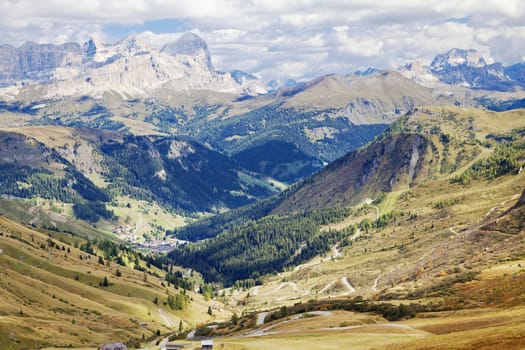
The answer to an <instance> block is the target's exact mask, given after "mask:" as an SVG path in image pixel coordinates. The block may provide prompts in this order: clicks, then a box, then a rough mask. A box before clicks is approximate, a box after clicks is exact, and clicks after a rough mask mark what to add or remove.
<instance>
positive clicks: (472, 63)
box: [430, 48, 492, 72]
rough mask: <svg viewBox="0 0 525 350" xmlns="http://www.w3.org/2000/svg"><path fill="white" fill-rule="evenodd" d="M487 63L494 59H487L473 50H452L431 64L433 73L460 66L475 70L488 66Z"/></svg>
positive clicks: (438, 56)
mask: <svg viewBox="0 0 525 350" xmlns="http://www.w3.org/2000/svg"><path fill="white" fill-rule="evenodd" d="M487 61H489V62H491V61H492V59H490V58H489V59H487V60H486V59H485V58H484V57H483V56H482V55H481V54H480V53H479V52H477V51H476V50H473V49H469V50H463V49H457V48H455V49H452V50H449V51H447V52H445V53H442V54H439V55H437V56H436V57H435V58H434V60H433V61H432V63H431V64H430V70H431V71H433V72H441V71H443V70H447V69H450V68H452V67H458V66H463V65H465V66H469V67H475V68H482V67H485V66H486V65H487Z"/></svg>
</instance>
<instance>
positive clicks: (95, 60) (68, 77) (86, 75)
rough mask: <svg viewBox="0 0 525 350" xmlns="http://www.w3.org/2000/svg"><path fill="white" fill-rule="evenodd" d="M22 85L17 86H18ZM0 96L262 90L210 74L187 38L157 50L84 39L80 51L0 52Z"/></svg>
mask: <svg viewBox="0 0 525 350" xmlns="http://www.w3.org/2000/svg"><path fill="white" fill-rule="evenodd" d="M22 82H23V84H22ZM0 86H4V87H6V86H9V87H10V88H9V89H6V90H5V91H4V92H3V93H1V92H0V94H1V95H4V98H8V99H9V98H10V99H17V97H18V96H19V95H21V94H22V95H25V96H27V95H36V96H35V97H38V98H44V99H45V98H57V97H65V96H75V95H88V96H93V97H100V96H102V95H103V94H104V93H106V92H116V93H118V94H120V95H122V96H123V97H141V96H150V95H152V94H154V92H155V90H157V89H164V88H167V89H172V90H176V91H181V90H189V89H192V90H212V91H217V92H226V93H232V94H248V95H257V94H261V93H265V92H266V89H265V88H264V86H263V84H262V83H261V82H260V81H259V80H257V79H244V80H239V79H234V78H233V77H232V75H231V74H230V73H224V72H218V71H215V69H214V68H213V65H212V61H211V55H210V53H209V51H208V47H207V44H206V42H205V41H204V40H202V39H201V38H199V37H198V36H197V35H195V34H192V33H187V34H185V35H183V36H182V37H181V38H179V39H178V40H177V41H175V42H173V43H169V44H166V45H165V46H164V47H163V48H162V49H161V50H158V49H155V48H151V47H150V46H149V45H148V44H147V43H144V42H141V41H140V40H138V39H137V38H135V37H128V38H125V39H123V40H121V41H119V42H117V43H116V44H114V45H108V44H104V43H101V42H100V41H98V40H96V39H90V40H89V41H87V42H86V43H84V44H83V45H82V46H80V45H78V44H76V43H67V44H63V45H51V44H35V43H26V44H24V45H22V46H21V47H19V48H15V47H13V46H9V45H4V46H1V47H0Z"/></svg>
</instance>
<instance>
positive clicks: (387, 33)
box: [0, 0, 525, 80]
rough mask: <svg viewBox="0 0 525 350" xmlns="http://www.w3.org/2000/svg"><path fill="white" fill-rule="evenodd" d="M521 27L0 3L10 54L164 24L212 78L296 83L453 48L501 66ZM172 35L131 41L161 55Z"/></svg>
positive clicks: (263, 5) (153, 5)
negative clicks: (204, 49)
mask: <svg viewBox="0 0 525 350" xmlns="http://www.w3.org/2000/svg"><path fill="white" fill-rule="evenodd" d="M524 17H525V6H523V1H522V0H483V1H481V0H462V1H456V0H427V1H424V2H423V1H419V0H389V1H370V0H353V1H351V2H350V1H347V0H325V1H323V0H289V1H282V0H251V1H243V0H199V1H194V2H190V3H188V2H182V1H172V0H121V1H108V0H77V1H71V0H69V1H66V0H40V1H31V0H1V1H0V34H1V38H2V41H3V42H4V43H10V44H15V45H20V44H21V43H22V42H23V41H26V40H33V41H39V42H54V43H62V42H65V41H76V42H82V41H85V40H86V39H87V38H89V37H90V36H97V37H102V38H107V39H108V40H111V38H112V36H111V34H112V33H107V32H104V30H105V28H106V27H105V26H106V25H115V24H120V25H140V24H143V23H145V22H147V21H154V20H161V19H166V18H171V19H176V20H179V21H181V22H184V24H185V29H191V30H192V31H194V32H196V33H197V34H198V35H200V36H202V37H203V38H204V39H205V40H206V41H207V42H208V45H209V47H210V51H211V53H212V56H213V62H214V65H215V66H216V67H217V68H218V69H222V70H231V69H236V68H237V69H243V70H247V71H249V72H252V73H257V74H259V75H260V76H262V77H263V78H264V79H265V80H270V79H274V78H281V79H286V78H289V77H293V78H298V79H301V78H312V77H315V76H318V75H321V74H327V73H331V72H335V73H343V74H344V73H348V72H351V71H353V70H355V69H363V68H366V67H367V66H375V67H378V68H385V67H390V66H394V65H400V64H403V63H406V62H407V61H410V60H414V59H422V60H424V61H427V62H428V61H430V60H431V59H432V58H433V56H435V54H437V53H440V52H443V51H445V50H448V49H450V48H453V47H458V48H474V49H477V50H480V51H481V52H482V53H484V54H485V55H487V56H488V55H489V54H490V55H492V56H493V57H494V58H495V59H496V60H501V61H503V63H511V62H513V61H517V60H521V59H523V56H524V54H523V50H522V48H523V44H522V43H523V42H524V39H525V25H524V22H523V18H524ZM180 30H181V29H180V28H178V29H175V30H173V32H166V33H154V32H152V31H151V30H148V28H147V26H146V28H145V30H144V31H143V32H142V33H138V34H137V35H138V36H139V37H141V38H142V39H144V40H146V41H148V42H150V43H151V44H152V45H154V46H161V45H163V44H164V43H166V42H169V41H173V40H175V39H176V38H177V37H178V36H180V35H181V34H182V33H181V32H180ZM177 31H179V32H177Z"/></svg>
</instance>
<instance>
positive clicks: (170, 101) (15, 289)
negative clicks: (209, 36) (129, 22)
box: [0, 33, 525, 350]
mask: <svg viewBox="0 0 525 350" xmlns="http://www.w3.org/2000/svg"><path fill="white" fill-rule="evenodd" d="M212 62H213V60H212V58H211V56H210V53H209V51H208V48H207V44H206V42H204V41H203V40H202V39H201V38H199V37H198V36H196V35H194V34H191V33H188V34H185V35H183V36H182V37H181V38H180V39H178V40H177V41H175V42H173V43H168V44H166V45H165V46H163V47H162V48H151V47H149V46H148V45H147V44H146V43H141V42H140V41H139V40H138V39H137V38H134V37H128V38H125V39H123V40H121V41H120V42H118V43H116V44H111V45H108V44H103V43H101V42H100V41H98V40H95V39H92V40H89V41H88V42H86V43H85V44H83V45H79V44H74V43H69V44H64V45H58V46H57V45H42V44H34V43H26V44H24V45H22V46H21V47H19V48H15V47H12V46H6V45H4V46H2V47H0V79H1V86H2V88H1V89H0V267H1V269H0V270H1V273H0V286H1V287H2V288H0V295H2V298H0V305H1V306H2V307H1V310H0V344H2V346H4V347H5V348H6V349H9V350H11V349H19V348H39V347H61V348H63V347H70V348H73V347H77V348H96V347H100V345H101V343H102V342H105V341H109V340H111V341H122V342H126V343H127V344H128V345H130V347H131V346H133V347H134V348H144V349H151V350H153V349H158V348H160V347H164V344H166V342H168V341H170V340H173V339H175V338H177V337H178V339H180V340H181V341H182V338H186V336H188V338H189V339H188V340H186V341H188V342H191V341H192V338H193V337H208V336H220V338H216V341H217V347H219V348H224V349H225V350H228V349H238V348H240V347H243V348H247V349H251V348H259V345H260V344H261V343H264V345H263V346H262V347H269V346H273V344H276V345H275V347H276V348H291V349H304V348H310V347H312V346H313V347H316V348H318V347H321V348H322V346H323V345H325V342H326V344H327V346H328V347H330V348H344V347H348V346H349V345H348V344H349V342H359V344H358V343H356V346H355V347H356V348H359V347H361V348H370V347H374V348H378V349H379V348H384V349H387V348H388V349H391V348H395V349H405V348H406V349H423V348H424V349H428V348H436V349H437V348H454V349H462V348H470V349H471V348H487V349H488V348H497V347H502V346H503V347H505V348H509V349H514V348H516V349H519V348H521V347H522V344H523V343H524V341H525V339H524V334H523V332H522V330H523V325H524V324H525V312H524V309H523V305H524V303H525V287H524V286H525V283H524V281H525V273H524V270H523V264H525V260H524V255H523V252H524V249H525V247H524V242H525V239H524V234H525V224H524V220H523V215H524V208H525V205H524V203H525V191H524V189H525V177H524V176H525V175H524V173H523V167H525V141H524V140H525V119H524V118H523V116H524V115H525V114H524V110H523V109H521V108H520V107H523V106H525V96H524V95H525V93H524V91H523V84H524V80H523V79H524V76H525V74H524V65H523V64H522V63H521V64H516V65H512V66H509V67H505V66H503V65H502V64H500V63H497V62H493V60H491V59H490V58H489V57H483V56H482V55H480V54H479V53H477V52H475V51H474V50H460V49H453V50H451V51H449V52H446V53H443V54H439V55H437V56H436V58H435V59H434V60H433V61H432V62H431V63H430V64H429V65H425V64H422V63H420V62H413V63H410V64H407V65H406V66H404V67H401V68H397V69H385V70H378V69H374V68H369V69H366V70H364V71H360V72H356V73H354V74H348V75H344V76H343V75H337V74H329V75H325V76H321V77H318V78H315V79H312V80H310V81H306V82H295V81H281V82H272V83H271V84H269V86H266V87H265V86H264V84H262V83H261V81H260V80H259V79H258V78H257V77H255V76H254V75H251V74H250V73H247V72H242V71H232V72H220V71H217V70H215V69H214V67H213V63H212ZM136 249H140V252H139V251H138V250H136ZM166 252H168V253H167V254H165V253H166ZM255 310H257V311H255ZM259 310H261V311H259ZM239 315H241V316H239ZM35 330H36V331H35ZM378 335H379V336H378ZM232 337H233V338H232ZM254 339H255V340H254ZM261 339H262V340H261ZM312 339H315V341H312ZM192 344H193V343H192ZM305 344H308V345H305ZM352 344H354V343H352ZM196 346H197V345H196ZM352 347H353V346H352Z"/></svg>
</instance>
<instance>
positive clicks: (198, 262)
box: [168, 208, 350, 285]
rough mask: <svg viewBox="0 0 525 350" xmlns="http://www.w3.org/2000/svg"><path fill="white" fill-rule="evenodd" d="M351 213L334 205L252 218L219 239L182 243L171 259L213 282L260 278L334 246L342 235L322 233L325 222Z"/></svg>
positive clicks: (223, 233)
mask: <svg viewBox="0 0 525 350" xmlns="http://www.w3.org/2000/svg"><path fill="white" fill-rule="evenodd" d="M349 214H350V209H347V208H333V209H323V210H319V211H315V212H302V213H299V214H294V215H291V216H269V217H265V218H262V219H258V220H249V221H247V222H245V223H244V224H243V225H238V226H234V227H231V228H228V229H227V230H226V231H224V232H222V233H221V234H220V235H218V236H217V237H215V238H212V239H209V240H206V241H203V242H199V243H193V244H188V245H185V246H183V247H179V248H177V249H175V250H174V251H173V252H171V253H170V254H169V255H168V258H169V259H172V261H173V262H174V263H175V264H177V265H183V266H188V267H192V268H194V269H196V270H198V271H200V272H201V273H202V274H203V276H204V278H205V279H206V280H208V281H215V282H223V283H225V284H227V285H231V284H233V283H234V282H235V281H237V280H245V279H253V280H257V279H259V278H260V277H261V276H262V275H264V274H268V273H276V272H278V271H281V270H282V269H283V268H284V267H287V266H295V265H297V264H300V263H302V262H304V261H306V260H308V259H310V258H312V257H313V256H316V255H318V254H321V253H325V252H327V251H329V249H330V245H331V244H334V243H335V242H338V241H340V240H341V239H342V238H343V234H342V233H339V232H336V231H330V232H326V233H321V232H320V230H319V228H320V225H323V224H329V223H332V222H337V221H341V220H342V218H344V217H346V216H348V215H349Z"/></svg>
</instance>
